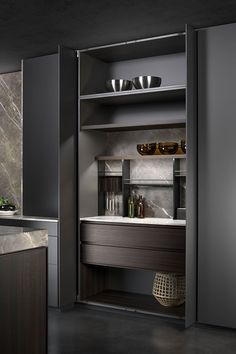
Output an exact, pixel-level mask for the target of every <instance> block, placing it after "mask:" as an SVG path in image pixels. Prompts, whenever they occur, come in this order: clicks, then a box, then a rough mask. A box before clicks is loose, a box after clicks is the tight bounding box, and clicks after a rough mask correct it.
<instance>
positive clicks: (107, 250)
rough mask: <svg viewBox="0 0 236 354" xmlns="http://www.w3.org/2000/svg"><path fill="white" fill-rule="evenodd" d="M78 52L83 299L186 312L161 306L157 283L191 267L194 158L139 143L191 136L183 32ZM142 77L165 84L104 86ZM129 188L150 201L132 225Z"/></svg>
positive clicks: (166, 313) (124, 306) (149, 310)
mask: <svg viewBox="0 0 236 354" xmlns="http://www.w3.org/2000/svg"><path fill="white" fill-rule="evenodd" d="M78 56H79V65H80V87H79V88H80V90H79V107H80V134H79V144H80V148H79V151H80V153H79V217H80V241H79V242H80V255H79V301H81V302H85V303H90V304H96V305H101V306H111V307H115V308H122V309H129V310H132V311H140V312H145V313H152V314H159V315H164V316H172V317H174V318H181V319H182V318H184V316H185V306H184V304H183V305H181V306H178V307H171V308H167V307H164V306H162V305H160V304H159V303H158V301H157V300H155V298H154V297H153V295H152V286H153V280H154V277H155V274H156V272H159V271H161V272H171V273H175V274H182V275H184V274H185V220H184V219H185V208H186V201H185V200H186V195H185V192H186V175H187V171H186V169H187V168H186V155H185V154H184V153H178V152H177V153H176V154H175V155H161V154H159V155H156V154H154V155H150V156H141V155H139V153H138V152H137V149H136V146H137V144H141V143H159V142H167V141H172V142H178V143H180V141H181V140H185V139H186V129H185V123H186V100H185V95H186V57H185V33H180V34H175V35H170V36H165V37H164V36H163V37H158V38H153V39H150V40H146V41H135V42H130V43H124V44H120V45H114V46H108V47H100V48H92V49H88V50H82V51H79V55H78ZM139 75H153V76H160V77H161V78H162V83H161V86H160V87H157V88H151V89H141V90H137V89H134V88H132V89H131V90H128V91H121V92H107V91H106V88H105V82H106V80H108V79H112V78H116V79H132V78H134V77H136V76H139ZM131 195H136V196H138V195H142V197H143V198H144V201H145V218H143V222H140V221H138V219H137V218H132V219H133V222H132V223H130V222H129V220H130V219H131V218H128V200H129V197H130V196H131ZM114 216H115V217H117V218H114ZM118 218H119V221H118ZM128 219H129V220H128ZM174 219H176V220H174ZM139 220H140V219H139ZM155 220H165V222H163V223H162V222H159V221H158V222H156V223H155Z"/></svg>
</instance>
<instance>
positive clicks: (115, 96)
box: [80, 85, 186, 105]
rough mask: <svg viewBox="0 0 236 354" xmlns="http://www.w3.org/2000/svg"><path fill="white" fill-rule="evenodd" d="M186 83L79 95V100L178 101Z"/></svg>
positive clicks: (123, 102)
mask: <svg viewBox="0 0 236 354" xmlns="http://www.w3.org/2000/svg"><path fill="white" fill-rule="evenodd" d="M185 89H186V85H173V86H161V87H154V88H150V89H141V90H135V89H134V90H128V91H121V92H105V93H97V94H92V95H81V96H80V101H82V102H93V103H99V104H106V105H115V104H119V105H120V104H131V103H144V102H159V101H167V100H168V101H179V100H184V99H185Z"/></svg>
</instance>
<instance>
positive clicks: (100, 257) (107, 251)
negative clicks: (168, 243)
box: [82, 244, 185, 273]
mask: <svg viewBox="0 0 236 354" xmlns="http://www.w3.org/2000/svg"><path fill="white" fill-rule="evenodd" d="M82 262H83V263H86V264H97V265H105V266H111V267H123V268H137V269H144V270H153V271H167V272H179V273H184V268H185V253H184V252H171V251H169V252H168V251H153V250H145V249H144V250H141V249H135V248H123V247H109V246H99V245H88V244H82Z"/></svg>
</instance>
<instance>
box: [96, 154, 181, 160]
mask: <svg viewBox="0 0 236 354" xmlns="http://www.w3.org/2000/svg"><path fill="white" fill-rule="evenodd" d="M95 159H96V160H98V161H112V160H149V159H186V155H185V154H176V155H145V156H141V155H120V156H114V155H112V156H96V157H95Z"/></svg>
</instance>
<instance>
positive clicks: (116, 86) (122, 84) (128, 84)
mask: <svg viewBox="0 0 236 354" xmlns="http://www.w3.org/2000/svg"><path fill="white" fill-rule="evenodd" d="M106 89H107V91H110V92H119V91H127V90H131V89H132V81H130V80H123V79H112V80H107V81H106Z"/></svg>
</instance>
